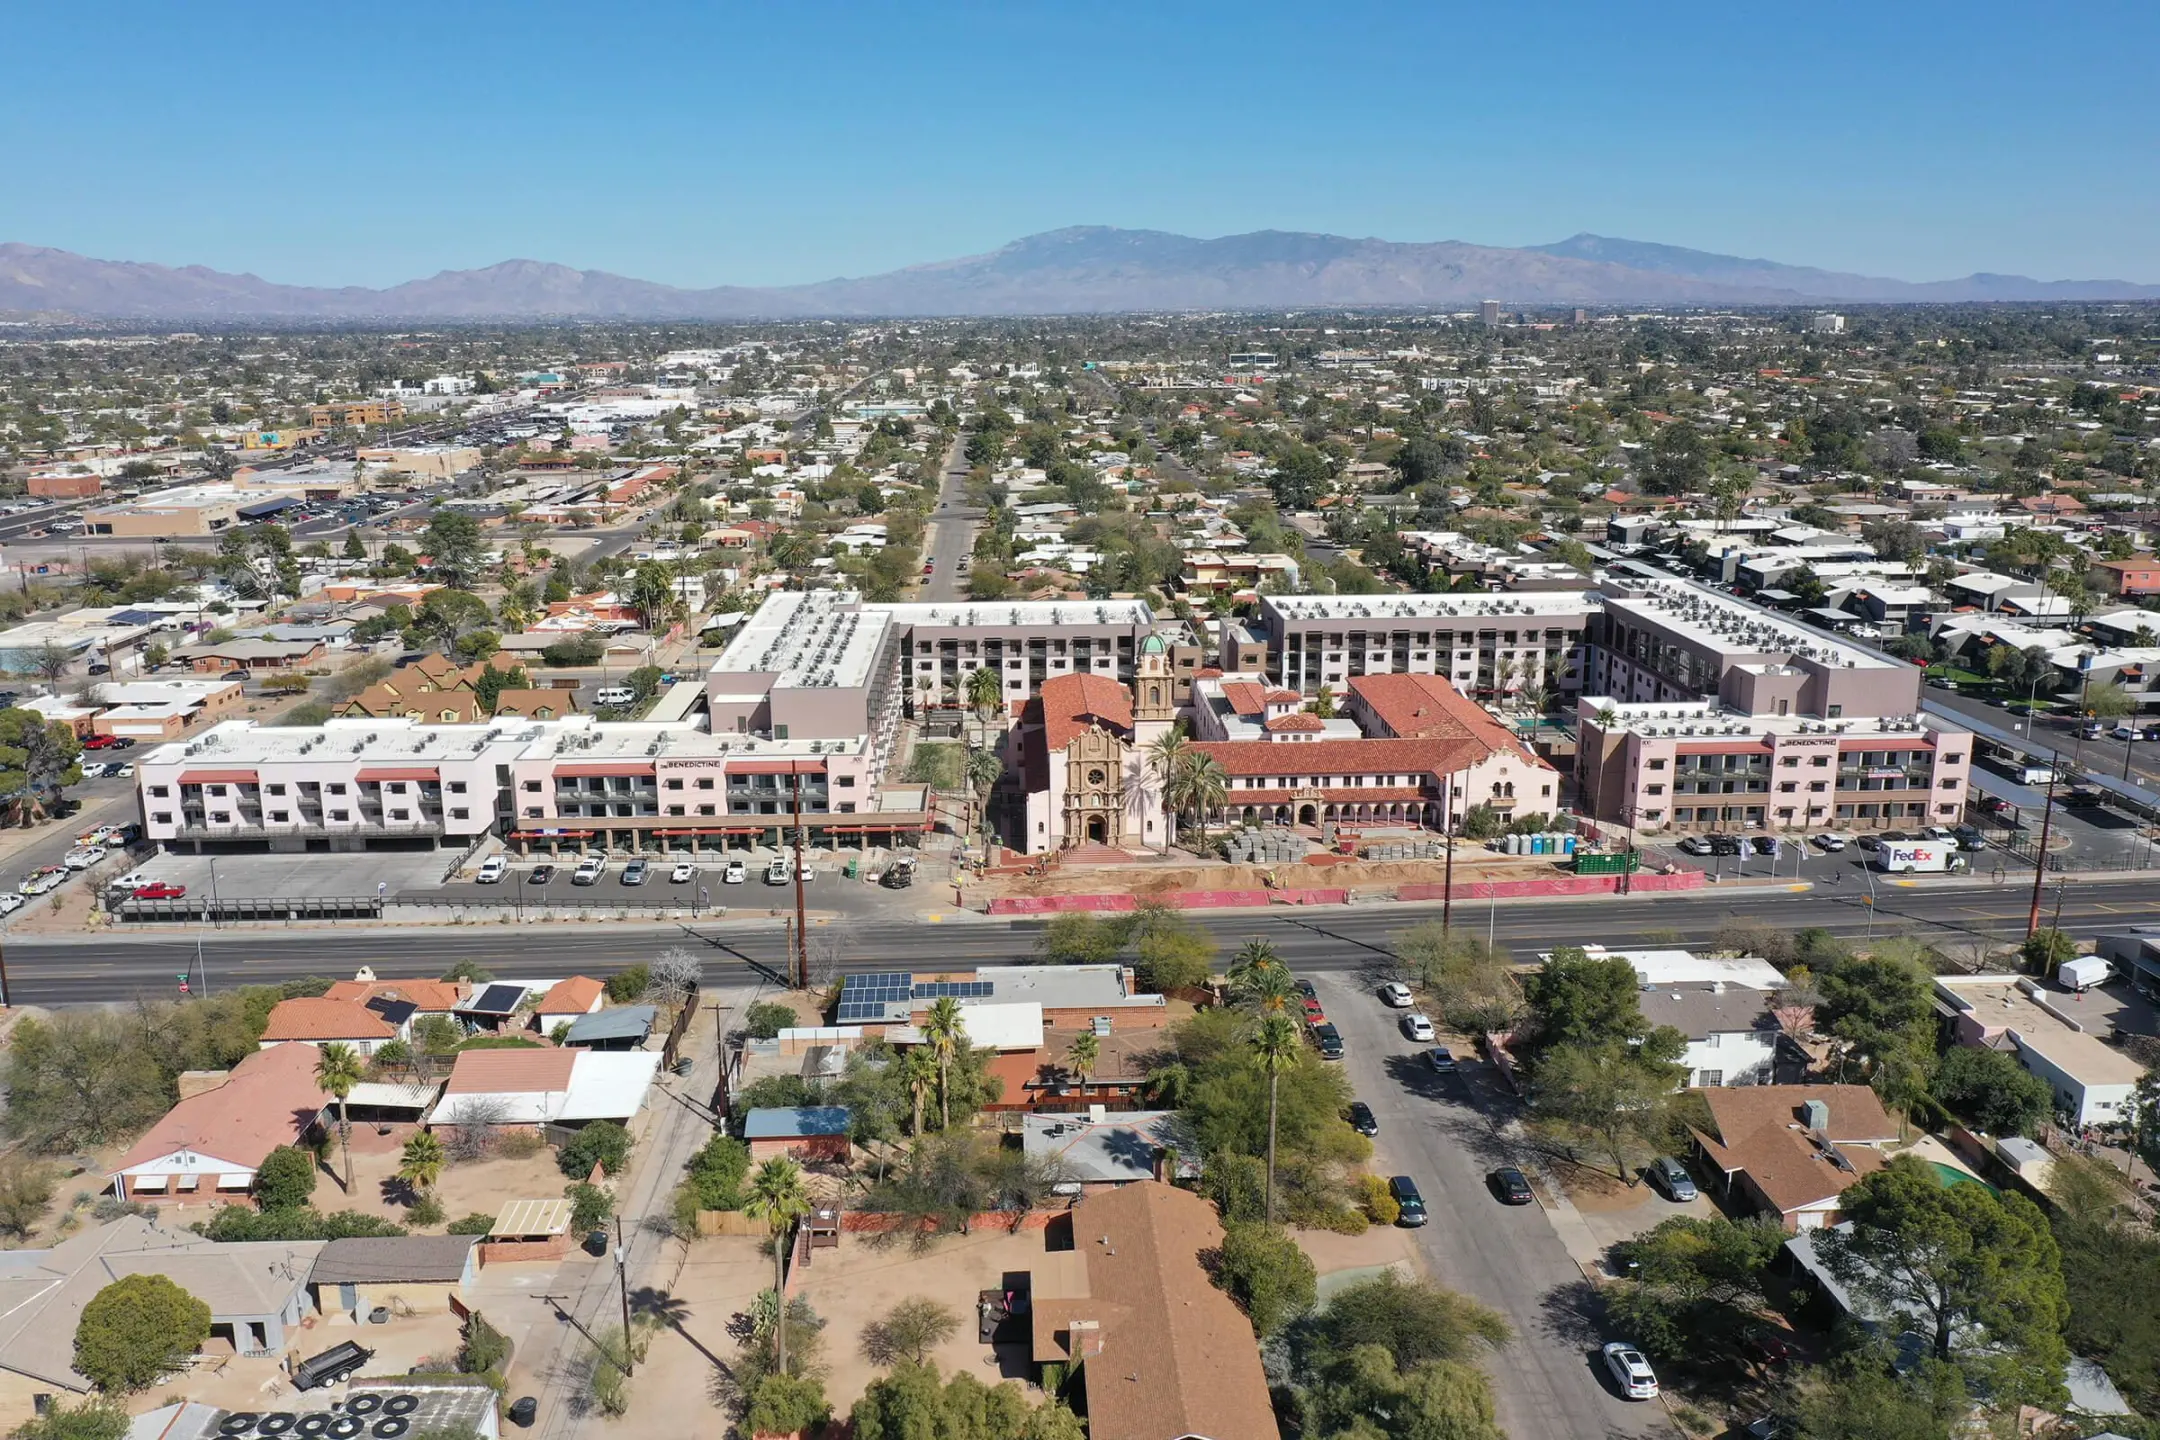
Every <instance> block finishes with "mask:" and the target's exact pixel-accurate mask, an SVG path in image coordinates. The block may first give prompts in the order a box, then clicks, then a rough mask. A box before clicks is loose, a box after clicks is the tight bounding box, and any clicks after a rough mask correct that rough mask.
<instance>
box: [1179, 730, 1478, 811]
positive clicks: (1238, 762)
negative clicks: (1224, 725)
mask: <svg viewBox="0 0 2160 1440" xmlns="http://www.w3.org/2000/svg"><path fill="white" fill-rule="evenodd" d="M1192 750H1193V752H1194V753H1195V754H1199V755H1210V756H1213V757H1214V759H1215V763H1217V764H1218V765H1220V766H1222V767H1223V771H1224V773H1225V774H1228V775H1370V774H1373V773H1375V772H1385V773H1394V774H1406V775H1452V774H1454V773H1455V772H1456V771H1458V770H1462V769H1466V768H1468V767H1469V766H1471V765H1474V764H1476V763H1477V762H1478V761H1479V760H1481V759H1483V758H1484V756H1485V747H1484V746H1482V745H1480V744H1478V743H1476V742H1475V741H1470V740H1312V741H1307V742H1306V743H1304V744H1302V745H1279V744H1277V743H1275V742H1274V741H1272V740H1199V741H1195V742H1194V743H1193V745H1192ZM1230 798H1231V800H1232V801H1235V800H1236V799H1237V798H1238V793H1237V792H1232V794H1231V797H1230Z"/></svg>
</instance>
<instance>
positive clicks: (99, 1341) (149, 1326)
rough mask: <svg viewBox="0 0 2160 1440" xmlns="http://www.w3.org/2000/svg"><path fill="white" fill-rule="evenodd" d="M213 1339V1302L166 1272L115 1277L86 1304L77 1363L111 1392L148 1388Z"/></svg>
mask: <svg viewBox="0 0 2160 1440" xmlns="http://www.w3.org/2000/svg"><path fill="white" fill-rule="evenodd" d="M209 1338H210V1307H209V1306H208V1305H205V1304H204V1303H203V1302H202V1301H200V1300H198V1299H196V1298H195V1297H194V1296H193V1295H190V1294H188V1292H187V1291H185V1290H183V1289H181V1288H180V1287H179V1286H178V1285H175V1284H173V1282H172V1281H170V1280H168V1279H166V1278H165V1277H164V1276H163V1275H129V1276H127V1277H125V1278H123V1279H120V1280H115V1281H113V1283H112V1284H110V1285H107V1286H106V1287H105V1288H104V1289H102V1290H100V1291H98V1293H97V1294H96V1295H95V1296H93V1297H92V1298H91V1301H90V1303H89V1304H87V1305H85V1306H84V1307H83V1311H82V1318H81V1320H80V1321H78V1322H77V1324H76V1326H75V1368H76V1369H77V1370H79V1371H81V1372H82V1373H83V1374H84V1375H85V1376H87V1377H88V1378H89V1380H90V1382H91V1383H92V1384H94V1385H96V1386H97V1387H98V1388H99V1389H100V1390H103V1391H105V1392H106V1393H107V1394H127V1393H129V1392H132V1391H136V1390H141V1389H145V1388H147V1387H148V1386H150V1385H153V1384H155V1383H157V1381H158V1380H160V1379H161V1378H163V1377H164V1376H166V1375H168V1374H170V1373H171V1372H172V1371H174V1370H176V1369H178V1368H179V1366H180V1365H181V1363H182V1362H184V1361H185V1360H186V1359H187V1357H188V1356H190V1355H192V1354H194V1353H195V1351H196V1350H197V1349H199V1348H200V1347H201V1346H202V1343H203V1341H205V1340H208V1339H209Z"/></svg>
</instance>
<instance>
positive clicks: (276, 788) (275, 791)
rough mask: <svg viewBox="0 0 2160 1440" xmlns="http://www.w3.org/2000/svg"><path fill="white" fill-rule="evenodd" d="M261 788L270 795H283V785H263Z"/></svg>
mask: <svg viewBox="0 0 2160 1440" xmlns="http://www.w3.org/2000/svg"><path fill="white" fill-rule="evenodd" d="M263 788H264V789H265V790H267V791H269V792H270V793H271V794H272V795H282V794H284V793H285V787H284V786H283V785H265V786H264V787H263Z"/></svg>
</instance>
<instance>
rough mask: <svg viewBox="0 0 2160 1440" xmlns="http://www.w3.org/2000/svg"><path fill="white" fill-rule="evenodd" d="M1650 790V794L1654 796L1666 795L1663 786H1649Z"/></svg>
mask: <svg viewBox="0 0 2160 1440" xmlns="http://www.w3.org/2000/svg"><path fill="white" fill-rule="evenodd" d="M1648 789H1649V793H1650V794H1652V795H1662V794H1664V793H1665V787H1664V786H1663V785H1652V786H1649V787H1648Z"/></svg>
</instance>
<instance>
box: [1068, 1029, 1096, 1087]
mask: <svg viewBox="0 0 2160 1440" xmlns="http://www.w3.org/2000/svg"><path fill="white" fill-rule="evenodd" d="M1101 1059H1102V1041H1100V1040H1098V1039H1096V1038H1095V1033H1094V1032H1093V1031H1091V1030H1083V1031H1081V1032H1080V1033H1079V1034H1078V1035H1075V1036H1073V1041H1072V1044H1070V1045H1068V1046H1066V1047H1065V1060H1066V1063H1067V1064H1069V1065H1071V1066H1072V1072H1073V1074H1075V1075H1077V1076H1079V1077H1080V1090H1081V1093H1083V1094H1085V1093H1086V1091H1087V1084H1088V1081H1089V1080H1090V1079H1091V1078H1092V1077H1093V1076H1094V1074H1095V1065H1096V1062H1098V1061H1100V1060H1101Z"/></svg>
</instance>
